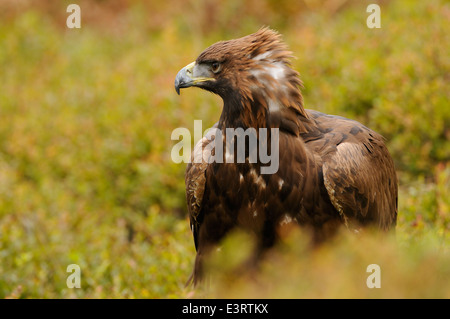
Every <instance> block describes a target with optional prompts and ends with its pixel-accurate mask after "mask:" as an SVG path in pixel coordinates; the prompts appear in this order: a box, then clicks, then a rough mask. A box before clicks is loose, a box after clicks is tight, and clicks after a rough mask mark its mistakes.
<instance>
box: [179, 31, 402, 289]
mask: <svg viewBox="0 0 450 319" xmlns="http://www.w3.org/2000/svg"><path fill="white" fill-rule="evenodd" d="M290 58H291V52H289V51H288V50H287V47H286V45H285V44H284V43H283V42H282V40H281V37H280V35H279V34H278V33H276V32H275V31H273V30H270V29H268V28H263V29H261V30H259V31H258V32H256V33H254V34H251V35H248V36H246V37H243V38H240V39H235V40H230V41H221V42H218V43H216V44H213V45H212V46H210V47H209V48H207V49H206V50H205V51H204V52H203V53H201V54H200V56H199V57H198V58H197V60H196V61H195V63H192V64H190V65H188V66H187V67H185V68H183V69H182V70H181V71H180V72H179V73H178V75H177V78H176V80H175V87H176V90H177V92H178V93H179V89H180V88H185V87H190V86H197V87H200V88H203V89H205V90H208V91H211V92H213V93H215V94H218V95H220V96H221V97H222V99H223V101H224V105H223V110H222V114H221V116H220V119H219V121H218V123H216V125H215V127H216V128H217V129H218V130H220V132H221V133H222V136H223V138H224V139H225V136H226V128H243V129H244V130H246V129H248V128H254V129H256V130H257V131H258V130H259V129H260V128H267V129H270V128H277V129H279V138H278V146H279V148H278V149H279V167H278V171H277V172H275V173H273V174H261V170H260V169H261V167H263V166H264V165H265V163H262V162H261V161H260V160H259V159H258V161H257V162H256V163H252V162H251V161H249V149H248V147H247V146H246V147H247V148H246V154H245V155H246V161H245V163H237V162H236V161H234V163H226V162H225V161H224V163H218V162H212V163H208V161H207V159H208V158H207V157H208V156H211V152H209V153H208V152H205V150H204V148H202V146H206V145H207V144H208V143H210V141H211V140H214V139H215V137H216V134H215V132H214V131H211V132H210V133H209V134H208V135H207V136H205V137H204V138H203V139H202V140H201V141H199V142H198V144H197V145H196V147H195V149H194V151H193V158H194V155H196V154H197V155H199V154H200V155H202V153H203V157H204V161H203V162H201V163H190V164H188V166H187V169H186V199H187V204H188V210H189V214H190V223H191V229H192V232H193V236H194V242H195V247H196V250H197V257H196V262H195V267H194V272H193V281H194V283H196V282H198V281H199V280H200V279H201V278H202V275H203V268H202V260H203V258H204V256H205V255H207V254H208V252H209V251H210V250H211V249H212V248H213V247H214V246H215V245H216V244H218V243H219V242H220V240H221V239H223V237H224V236H225V235H226V234H227V233H228V232H229V231H230V230H231V229H233V228H235V227H239V228H241V229H244V230H245V231H248V232H251V233H253V234H255V237H256V238H257V239H258V245H257V247H258V251H257V252H256V255H257V254H258V253H260V252H262V251H264V249H267V248H269V247H271V246H272V245H273V244H274V243H275V242H276V239H277V237H278V232H277V231H278V229H279V226H280V225H283V224H285V223H295V224H298V225H300V226H304V227H307V228H309V229H311V230H312V234H313V237H314V240H315V241H316V242H320V241H322V240H323V239H325V238H327V237H328V236H330V235H331V234H332V233H334V232H335V231H336V229H337V228H338V227H340V226H341V225H343V226H344V227H347V228H348V229H349V230H351V231H355V232H357V231H358V230H360V229H361V228H362V227H364V226H368V225H373V226H374V227H376V228H379V229H381V230H389V229H392V228H394V227H395V224H396V219H397V177H396V173H395V169H394V164H393V161H392V159H391V157H390V155H389V152H388V150H387V148H386V146H385V144H384V139H383V137H382V136H380V135H379V134H377V133H376V132H374V131H372V130H370V129H369V128H367V127H365V126H364V125H362V124H360V123H358V122H356V121H353V120H349V119H346V118H343V117H339V116H332V115H326V114H323V113H320V112H317V111H312V110H305V109H304V107H303V99H302V95H301V92H300V88H301V86H302V82H301V81H300V79H299V75H298V73H297V72H296V71H294V70H293V69H292V68H291V65H290V62H289V61H290ZM216 133H217V131H216ZM258 138H260V136H259V135H258ZM272 141H275V140H274V137H273V136H272V135H271V134H269V137H268V138H267V143H268V145H271V143H272ZM268 149H270V146H268ZM212 154H213V155H214V152H213V153H212ZM223 156H224V158H225V156H226V154H225V152H224V155H223ZM234 159H235V160H236V157H234Z"/></svg>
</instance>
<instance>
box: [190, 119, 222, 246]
mask: <svg viewBox="0 0 450 319" xmlns="http://www.w3.org/2000/svg"><path fill="white" fill-rule="evenodd" d="M215 128H217V123H216V124H214V126H213V127H212V129H211V130H209V131H208V133H207V134H205V136H204V137H203V138H202V139H200V140H199V141H198V142H197V144H196V145H195V147H194V150H193V152H192V155H191V161H190V163H188V165H187V167H186V173H185V184H186V202H187V206H188V211H189V219H190V226H191V231H192V235H193V236H194V243H195V249H196V250H197V251H198V231H199V227H200V224H201V221H202V219H203V215H202V203H203V195H204V193H205V188H206V169H207V168H208V165H209V156H211V155H213V154H214V150H211V149H210V148H209V147H208V145H213V143H214V139H215V132H216V131H215Z"/></svg>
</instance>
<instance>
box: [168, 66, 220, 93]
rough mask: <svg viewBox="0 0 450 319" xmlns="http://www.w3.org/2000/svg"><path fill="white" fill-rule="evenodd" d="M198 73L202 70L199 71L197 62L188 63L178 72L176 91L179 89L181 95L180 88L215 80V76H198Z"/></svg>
mask: <svg viewBox="0 0 450 319" xmlns="http://www.w3.org/2000/svg"><path fill="white" fill-rule="evenodd" d="M197 73H202V72H198V70H197V65H196V63H195V62H192V63H190V64H188V65H186V66H185V67H184V68H182V69H181V70H180V72H178V74H177V77H176V78H175V91H177V94H178V95H180V89H183V88H188V87H191V86H197V84H198V83H201V82H205V81H211V80H214V78H210V77H205V76H196V75H197ZM199 75H200V74H199Z"/></svg>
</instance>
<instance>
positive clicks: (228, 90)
mask: <svg viewBox="0 0 450 319" xmlns="http://www.w3.org/2000/svg"><path fill="white" fill-rule="evenodd" d="M291 58H292V56H291V52H290V51H289V50H288V49H287V46H286V44H285V43H284V42H283V41H282V39H281V36H280V35H279V34H278V33H277V32H276V31H273V30H271V29H269V28H262V29H260V30H259V31H257V32H256V33H253V34H250V35H247V36H245V37H242V38H239V39H233V40H228V41H220V42H217V43H215V44H213V45H211V46H210V47H208V48H207V49H206V50H204V51H203V52H202V53H201V54H200V55H199V56H198V58H197V59H196V60H195V62H192V63H190V64H188V65H187V66H185V67H184V68H182V69H181V70H180V71H179V72H178V74H177V76H176V79H175V90H176V91H177V93H178V94H179V93H180V89H181V88H188V87H192V86H194V87H199V88H202V89H204V90H207V91H210V92H212V93H215V94H218V95H219V96H221V97H222V99H223V100H224V112H223V113H222V115H224V113H225V115H227V116H228V118H230V117H231V118H234V119H235V118H240V119H241V121H240V122H241V123H243V125H242V126H248V127H255V126H259V127H261V126H263V127H265V126H272V127H273V126H277V124H275V125H274V123H276V122H280V121H279V120H278V121H276V120H275V121H271V122H272V125H270V123H269V124H268V121H269V120H270V118H271V117H272V119H280V117H283V114H281V113H286V112H291V113H292V112H293V113H296V114H300V115H303V116H304V117H305V118H306V117H307V115H306V112H305V111H304V109H303V99H302V95H301V92H300V87H301V86H302V82H301V81H300V78H299V74H298V72H296V71H295V70H293V69H292V68H291V64H290V60H291ZM222 117H224V116H222ZM278 124H279V123H278Z"/></svg>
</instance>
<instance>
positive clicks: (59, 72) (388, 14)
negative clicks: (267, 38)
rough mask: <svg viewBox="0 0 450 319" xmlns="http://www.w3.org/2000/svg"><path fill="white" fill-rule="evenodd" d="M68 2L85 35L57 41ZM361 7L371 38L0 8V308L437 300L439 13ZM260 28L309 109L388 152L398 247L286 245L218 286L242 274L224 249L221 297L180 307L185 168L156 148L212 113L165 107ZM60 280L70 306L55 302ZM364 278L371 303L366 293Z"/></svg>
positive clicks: (196, 19) (269, 15) (330, 4)
mask: <svg viewBox="0 0 450 319" xmlns="http://www.w3.org/2000/svg"><path fill="white" fill-rule="evenodd" d="M72 2H74V3H78V4H79V5H80V6H81V10H82V28H81V29H67V28H66V24H65V22H66V18H67V16H68V13H66V7H67V5H68V4H69V3H72ZM372 2H376V3H378V4H380V6H381V19H382V20H381V23H382V27H381V29H368V28H367V27H366V24H365V23H366V18H367V16H368V13H366V11H365V9H366V6H367V4H366V3H365V2H363V1H356V0H355V1H345V0H343V1H336V0H327V1H316V0H303V1H288V0H283V1H272V0H264V1H256V0H252V1H245V2H243V1H237V0H232V1H212V0H200V1H195V0H189V1H183V2H178V1H175V0H166V1H163V2H161V1H149V2H144V1H132V0H129V1H125V0H124V1H119V0H117V1H106V0H105V1H87V0H85V1H39V2H37V1H31V0H21V1H7V0H2V1H0V70H1V71H0V83H1V88H0V297H3V298H4V297H8V298H77V297H78V298H179V297H191V296H205V294H206V296H213V297H214V296H218V297H274V298H278V297H294V298H298V297H307V298H309V297H388V298H390V297H393V298H397V297H419V298H422V297H423V298H428V297H439V298H442V297H444V298H449V297H450V295H449V291H450V289H448V288H449V287H450V280H449V278H450V276H449V275H450V274H449V271H450V253H449V247H450V246H449V244H450V241H449V236H448V232H449V228H450V223H449V220H450V163H449V162H450V105H449V98H450V90H449V84H450V58H449V54H448V52H450V47H449V44H450V39H449V37H450V26H449V23H448V21H449V20H450V6H449V3H448V1H444V0H442V1H439V0H434V1H426V2H425V1H421V2H419V1H403V0H402V1H392V2H390V1H372ZM262 25H268V26H270V27H272V28H274V29H277V30H278V31H279V32H281V33H282V34H283V36H284V39H285V40H286V42H287V43H288V45H289V46H290V48H291V50H292V51H293V53H294V55H295V56H296V57H297V59H295V60H294V61H293V66H294V68H295V69H297V70H299V72H300V73H301V75H302V80H303V81H304V84H305V89H304V97H305V104H306V106H307V108H312V109H317V110H320V111H323V112H327V113H331V114H339V115H342V116H346V117H350V118H354V119H356V120H359V121H361V122H362V123H364V124H365V125H367V126H369V127H371V128H373V129H374V130H377V131H379V132H380V133H381V134H383V135H384V136H385V137H386V138H387V144H388V147H389V149H390V151H391V153H392V155H393V157H394V160H395V163H396V167H397V169H398V174H399V177H400V196H399V218H398V227H397V231H396V237H395V239H394V238H386V239H380V238H378V237H377V236H375V235H373V236H371V235H370V236H369V235H367V236H363V237H361V238H359V237H358V238H354V237H352V236H350V237H349V236H346V235H343V236H342V238H341V237H339V238H341V240H339V241H336V242H333V243H330V244H329V245H325V246H324V247H323V248H321V249H319V250H317V251H310V250H308V249H307V248H305V247H306V246H305V245H304V244H299V243H304V242H307V238H306V237H304V235H302V234H298V233H297V232H296V231H293V232H292V234H289V235H287V236H286V240H285V241H284V242H283V243H282V244H280V247H279V249H278V250H275V251H274V252H271V253H270V254H269V255H268V256H267V258H266V260H265V262H264V263H263V264H262V265H261V267H260V269H259V270H258V272H257V274H254V273H247V272H245V271H244V272H242V273H243V275H242V276H239V277H238V278H234V277H236V276H234V277H233V276H231V277H233V278H231V277H230V274H233V273H234V274H236V271H234V270H235V269H236V267H237V268H239V267H242V263H244V264H245V254H243V253H241V251H244V252H245V247H246V245H244V244H242V242H247V241H248V240H246V239H245V236H244V237H242V235H237V236H236V237H231V238H230V239H228V241H227V242H225V243H224V249H223V254H222V255H219V256H216V257H215V258H216V259H217V260H216V262H215V264H216V265H217V264H224V262H220V261H221V260H224V261H227V260H228V261H229V260H230V259H231V260H233V258H236V260H235V261H234V262H230V263H229V266H228V268H227V267H223V269H222V268H221V270H223V271H222V275H217V277H218V279H217V284H216V285H215V286H213V287H212V288H211V290H210V291H209V292H207V293H205V292H202V291H197V290H196V291H192V289H191V288H185V287H184V284H185V282H186V280H187V278H188V276H189V274H190V271H191V269H192V266H193V260H194V256H195V249H194V246H193V242H192V238H191V234H190V231H189V226H188V220H187V217H186V207H185V199H184V169H185V165H184V164H175V163H173V162H172V161H171V159H170V151H171V148H172V146H173V145H174V141H171V139H170V136H171V132H172V130H173V129H174V128H176V127H187V128H188V129H193V121H194V119H202V120H203V121H204V122H203V123H204V129H206V128H207V127H209V126H210V125H212V124H213V123H214V122H215V121H217V119H218V117H219V115H220V112H221V101H220V99H219V98H218V97H216V96H213V95H210V94H208V93H205V92H201V91H199V90H195V89H192V90H186V91H183V94H182V95H181V96H180V97H179V96H177V95H176V94H175V91H174V89H173V81H174V77H175V75H176V73H177V71H178V70H179V69H180V68H181V67H183V66H184V65H186V64H188V63H189V62H191V61H193V60H194V59H195V58H196V57H197V55H198V54H199V53H200V52H201V51H202V50H203V49H204V48H206V47H207V46H208V45H210V44H212V43H214V42H216V41H218V40H222V39H229V38H236V37H240V36H244V35H246V34H249V33H252V32H255V31H256V30H257V29H258V28H259V27H261V26H262ZM230 243H231V244H230ZM233 243H234V244H233ZM227 247H228V248H227ZM236 247H239V252H236V251H235V250H236ZM236 256H237V257H236ZM224 258H225V259H224ZM218 261H219V262H218ZM72 263H75V264H78V265H80V267H81V285H82V287H81V289H68V288H67V286H66V278H67V276H68V275H69V274H68V273H67V272H66V268H67V266H68V265H69V264H72ZM371 263H377V264H379V265H380V266H381V269H382V288H381V289H368V288H367V287H366V285H365V280H366V277H367V276H368V274H367V273H366V272H365V270H366V267H367V265H368V264H371ZM213 264H214V262H213Z"/></svg>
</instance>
